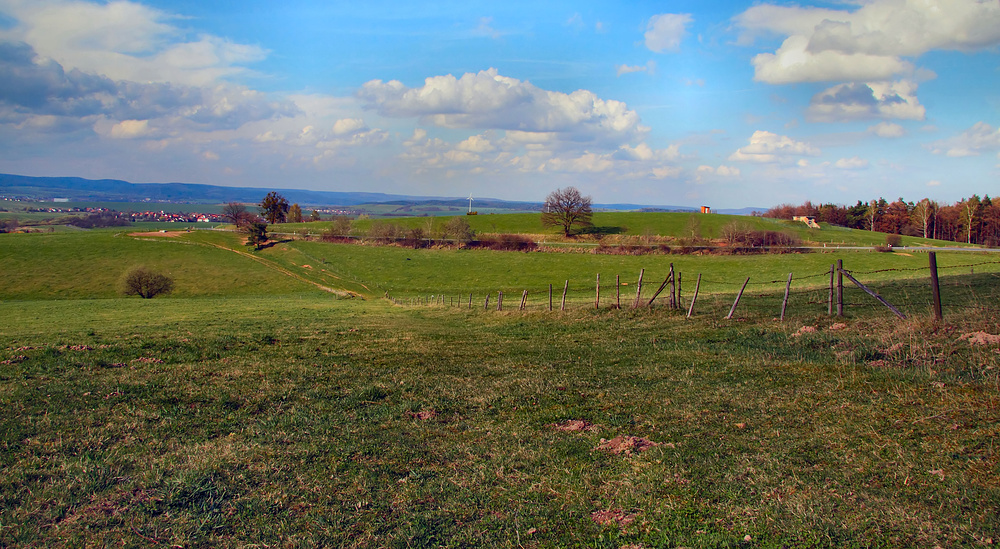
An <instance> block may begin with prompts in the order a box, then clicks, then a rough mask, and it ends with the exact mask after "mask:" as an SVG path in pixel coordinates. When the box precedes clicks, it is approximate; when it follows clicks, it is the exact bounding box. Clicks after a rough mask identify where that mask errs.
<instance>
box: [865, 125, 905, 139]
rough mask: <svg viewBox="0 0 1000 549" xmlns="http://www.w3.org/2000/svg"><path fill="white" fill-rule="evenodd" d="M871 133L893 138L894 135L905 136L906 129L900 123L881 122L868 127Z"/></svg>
mask: <svg viewBox="0 0 1000 549" xmlns="http://www.w3.org/2000/svg"><path fill="white" fill-rule="evenodd" d="M868 131H869V132H870V133H873V134H875V135H877V136H879V137H885V138H893V137H903V135H905V134H906V130H904V129H903V127H902V126H900V125H899V124H893V123H892V122H879V123H878V124H875V125H874V126H871V127H869V128H868Z"/></svg>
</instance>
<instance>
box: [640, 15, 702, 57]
mask: <svg viewBox="0 0 1000 549" xmlns="http://www.w3.org/2000/svg"><path fill="white" fill-rule="evenodd" d="M691 21H693V19H692V18H691V14H688V13H662V14H660V15H654V16H653V17H650V18H649V24H648V25H646V35H645V38H646V47H647V48H649V49H650V51H654V52H656V53H663V52H665V51H677V50H679V49H680V47H681V40H682V39H683V38H684V36H686V35H687V26H688V24H690V23H691Z"/></svg>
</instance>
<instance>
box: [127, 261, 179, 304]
mask: <svg viewBox="0 0 1000 549" xmlns="http://www.w3.org/2000/svg"><path fill="white" fill-rule="evenodd" d="M173 289H174V281H173V280H172V279H171V278H170V277H168V276H166V275H163V274H160V273H157V272H154V271H151V270H149V269H147V268H145V267H136V268H134V269H132V270H131V271H129V272H127V273H125V277H124V278H122V292H123V293H124V294H125V295H137V296H139V297H141V298H143V299H150V298H152V297H155V296H158V295H160V294H166V293H170V290H173Z"/></svg>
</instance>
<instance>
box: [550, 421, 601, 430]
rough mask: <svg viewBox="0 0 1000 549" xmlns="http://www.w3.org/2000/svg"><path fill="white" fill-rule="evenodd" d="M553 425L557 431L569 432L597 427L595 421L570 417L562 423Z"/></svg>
mask: <svg viewBox="0 0 1000 549" xmlns="http://www.w3.org/2000/svg"><path fill="white" fill-rule="evenodd" d="M552 427H553V428H554V429H555V430H557V431H568V432H577V431H592V430H594V429H596V428H597V427H596V426H595V425H594V424H593V423H590V422H589V421H584V420H582V419H568V420H566V421H564V422H562V423H553V424H552Z"/></svg>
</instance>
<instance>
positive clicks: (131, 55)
mask: <svg viewBox="0 0 1000 549" xmlns="http://www.w3.org/2000/svg"><path fill="white" fill-rule="evenodd" d="M2 7H3V11H4V12H5V14H6V15H8V16H9V17H11V18H12V19H14V20H15V21H16V24H15V25H13V26H12V27H10V28H7V29H5V30H2V31H0V39H5V40H10V41H20V42H24V43H26V44H28V45H30V46H31V47H32V48H33V49H34V50H35V51H36V52H38V54H39V55H40V56H42V57H43V58H47V59H52V60H54V61H56V62H57V63H59V64H60V65H62V66H64V67H66V68H67V69H78V70H80V71H83V72H87V73H95V74H102V75H106V76H107V77H109V78H111V79H113V80H129V81H134V82H170V83H171V84H174V85H189V86H204V85H208V84H212V83H214V82H217V81H218V80H219V79H222V78H227V77H231V76H235V75H239V74H244V73H246V72H248V70H247V69H246V68H245V67H244V65H246V64H248V63H253V62H256V61H260V60H262V59H264V58H265V57H266V56H267V51H266V50H264V49H262V48H260V47H258V46H252V45H246V44H237V43H234V42H231V41H229V40H226V39H223V38H220V37H216V36H210V35H200V36H195V37H188V36H187V35H186V33H184V32H183V31H181V30H180V29H179V28H177V27H176V26H174V25H173V24H171V23H172V21H173V20H174V19H176V18H175V16H173V15H171V14H169V13H166V12H164V11H161V10H157V9H155V8H151V7H148V6H144V5H142V4H138V3H135V2H128V1H125V0H118V1H114V2H108V3H93V2H85V1H80V0H45V1H35V2H27V1H19V0H6V1H4V2H3V6H2Z"/></svg>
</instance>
